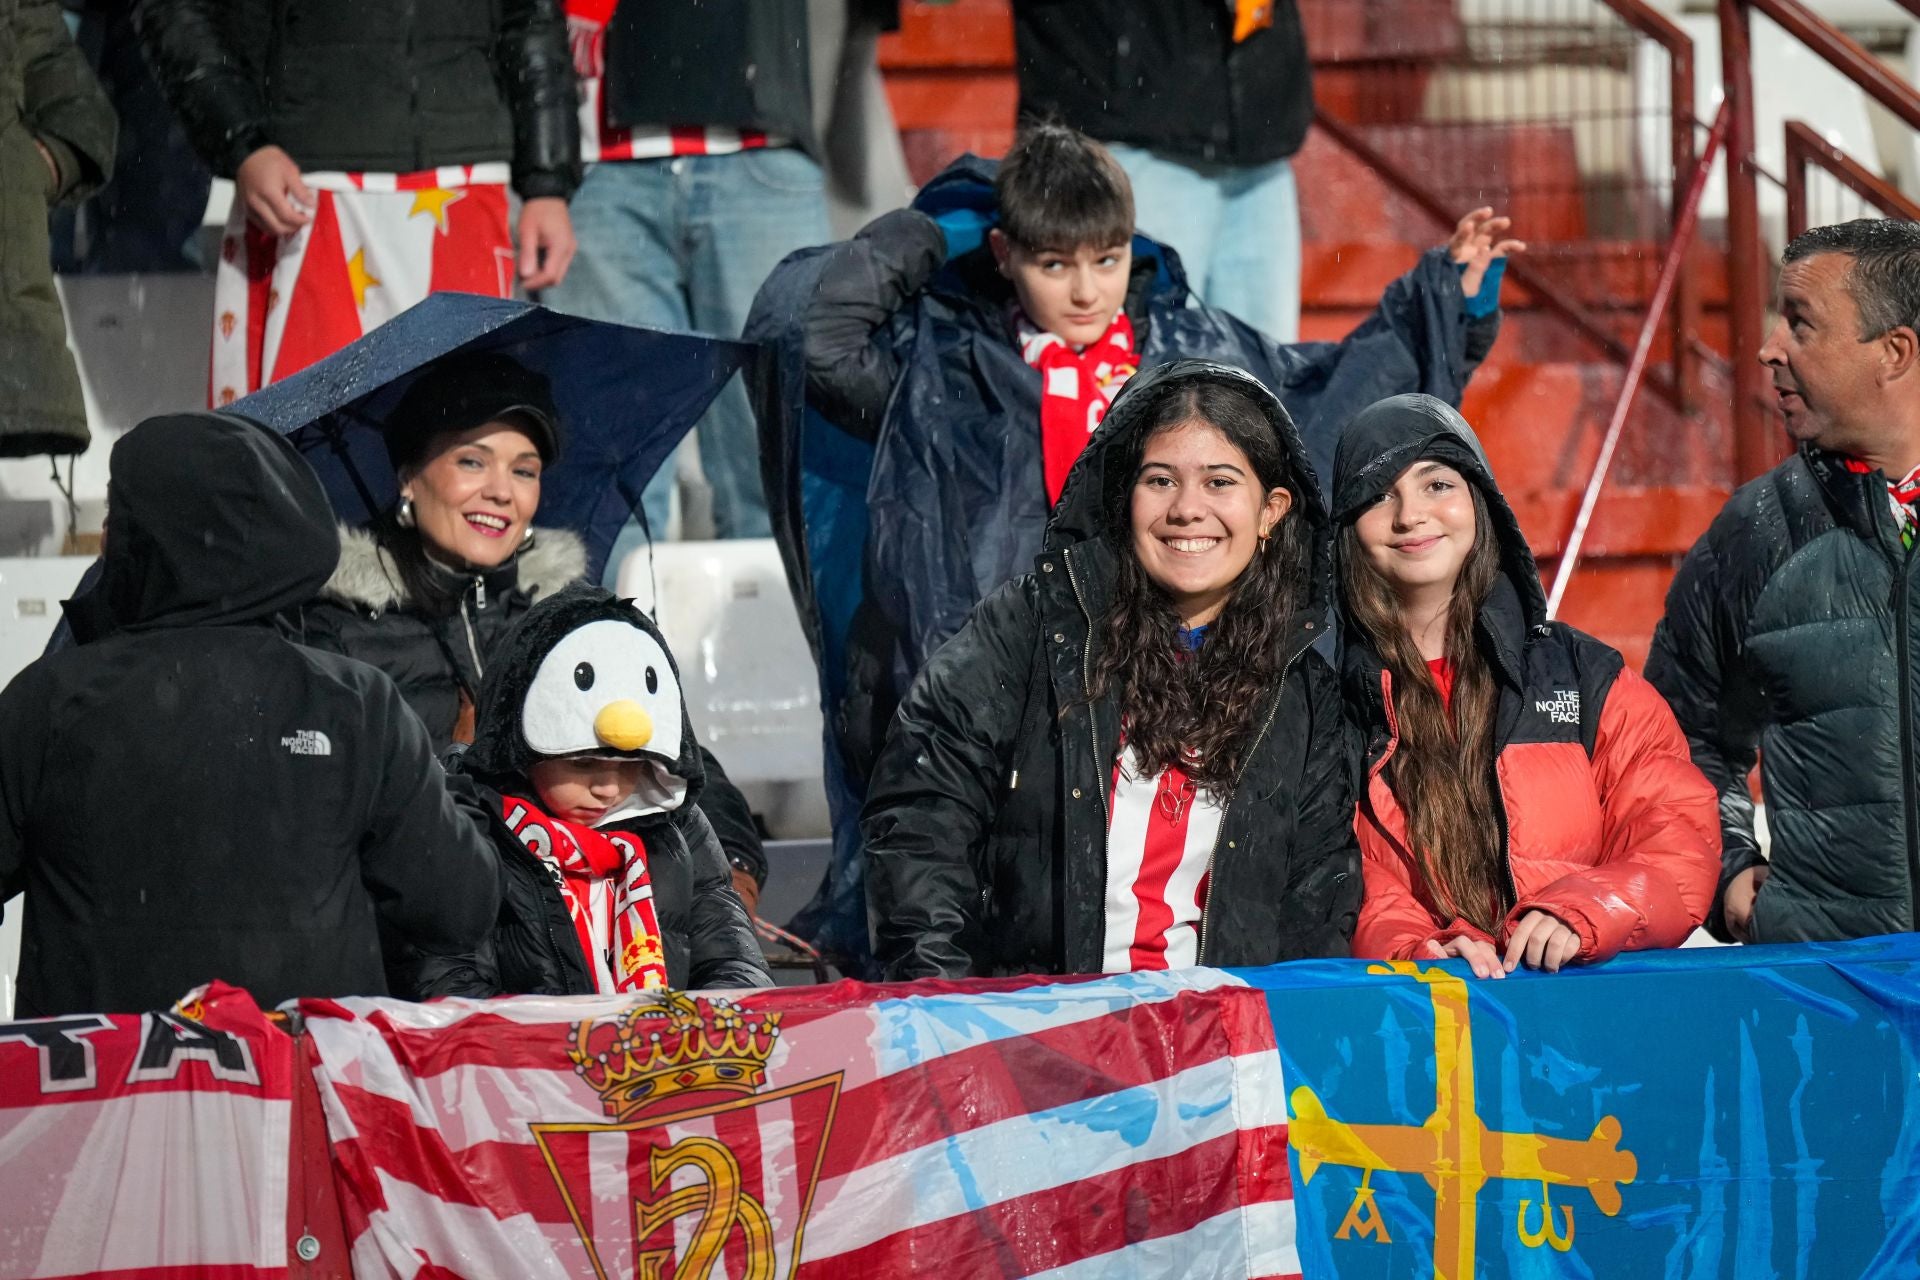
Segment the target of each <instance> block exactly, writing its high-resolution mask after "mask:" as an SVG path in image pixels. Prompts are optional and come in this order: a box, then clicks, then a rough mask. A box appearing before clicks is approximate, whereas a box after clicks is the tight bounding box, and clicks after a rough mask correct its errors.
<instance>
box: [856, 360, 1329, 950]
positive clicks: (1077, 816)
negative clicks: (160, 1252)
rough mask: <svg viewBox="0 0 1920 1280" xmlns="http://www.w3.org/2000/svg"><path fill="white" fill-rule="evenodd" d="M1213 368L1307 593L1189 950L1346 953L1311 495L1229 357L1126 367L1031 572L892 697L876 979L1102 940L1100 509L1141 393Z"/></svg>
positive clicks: (1110, 554) (1106, 568)
mask: <svg viewBox="0 0 1920 1280" xmlns="http://www.w3.org/2000/svg"><path fill="white" fill-rule="evenodd" d="M1193 378H1209V379H1215V380H1219V381H1222V382H1227V383H1229V384H1230V385H1233V386H1235V387H1237V388H1241V389H1245V390H1248V391H1250V392H1251V393H1252V394H1255V395H1256V396H1258V398H1259V399H1260V400H1261V401H1262V403H1263V404H1265V405H1266V407H1267V410H1268V414H1269V417H1270V419H1271V420H1272V422H1273V425H1274V429H1275V430H1276V432H1278V434H1279V435H1280V437H1281V439H1282V441H1283V442H1284V444H1285V446H1286V448H1287V450H1288V452H1289V453H1290V455H1291V456H1292V458H1293V460H1294V465H1295V468H1296V470H1297V472H1298V474H1299V475H1301V476H1302V477H1303V478H1304V487H1305V489H1306V490H1307V492H1305V493H1302V494H1298V495H1296V504H1295V508H1294V509H1295V512H1296V513H1297V514H1295V515H1293V516H1291V517H1290V518H1291V519H1298V520H1306V521H1307V522H1308V523H1309V527H1310V529H1311V534H1312V546H1313V555H1312V565H1313V568H1312V572H1311V577H1312V588H1311V590H1310V592H1309V600H1308V602H1307V604H1306V606H1305V607H1303V608H1302V609H1301V610H1300V611H1299V612H1298V613H1297V614H1296V615H1295V617H1294V619H1293V620H1292V623H1291V625H1290V626H1289V627H1288V629H1287V631H1286V638H1285V639H1284V641H1282V643H1283V644H1284V646H1285V661H1286V664H1287V665H1286V670H1285V674H1284V676H1283V677H1282V678H1281V680H1280V683H1279V686H1278V687H1277V688H1275V689H1274V690H1273V691H1272V694H1271V703H1270V706H1269V709H1268V710H1267V712H1266V715H1265V717H1264V719H1263V721H1262V724H1263V726H1264V727H1263V728H1262V729H1261V731H1260V733H1259V736H1258V738H1257V739H1256V741H1255V744H1254V746H1253V748H1252V749H1251V751H1250V752H1249V754H1248V757H1247V762H1246V765H1245V769H1244V772H1243V773H1242V775H1241V779H1240V784H1239V786H1238V787H1237V788H1236V789H1235V791H1234V794H1233V798H1232V800H1231V801H1230V802H1229V804H1228V806H1227V809H1226V813H1225V816H1224V817H1223V819H1222V821H1221V826H1220V832H1219V837H1218V839H1217V841H1216V843H1215V846H1214V854H1213V861H1212V865H1211V868H1210V871H1209V876H1210V879H1209V882H1208V883H1209V888H1208V892H1207V901H1206V906H1205V909H1204V913H1203V915H1202V917H1201V926H1200V942H1199V962H1200V963H1201V964H1208V965H1259V964H1272V963H1275V962H1276V961H1281V960H1291V959H1297V958H1301V957H1309V956H1338V955H1345V954H1346V952H1347V940H1348V938H1349V937H1350V936H1351V935H1352V932H1353V925H1354V915H1355V912H1356V910H1357V909H1358V907H1359V905H1360V874H1359V872H1360V868H1359V856H1358V854H1357V853H1356V851H1355V846H1354V836H1353V788H1352V777H1351V772H1350V758H1349V754H1348V752H1347V751H1346V749H1345V743H1344V738H1343V729H1342V724H1341V707H1340V690H1339V684H1338V681H1337V680H1336V678H1335V676H1334V673H1333V671H1332V669H1331V668H1330V667H1329V666H1328V665H1327V663H1326V661H1325V660H1324V659H1322V658H1321V656H1320V655H1319V654H1318V653H1317V652H1314V651H1313V650H1312V648H1311V646H1312V644H1313V642H1314V641H1315V640H1317V639H1319V638H1320V636H1321V635H1322V634H1323V632H1324V630H1325V625H1324V619H1325V616H1326V606H1327V595H1326V589H1327V587H1328V585H1329V582H1328V556H1329V541H1328V524H1327V518H1326V508H1325V505H1324V504H1323V503H1322V501H1321V499H1320V495H1319V490H1318V486H1317V482H1316V481H1315V480H1313V478H1312V476H1313V472H1312V468H1311V466H1310V465H1309V464H1308V462H1307V456H1306V450H1305V448H1304V447H1303V446H1302V444H1301V442H1300V437H1299V434H1298V433H1297V432H1296V431H1295V430H1294V428H1293V424H1292V422H1291V420H1289V419H1288V417H1287V414H1286V410H1285V409H1283V408H1281V406H1280V402H1279V401H1278V400H1277V399H1275V398H1274V397H1273V395H1272V394H1271V393H1270V392H1268V391H1266V390H1265V389H1264V388H1262V387H1260V385H1259V383H1258V382H1257V381H1256V380H1255V379H1253V378H1252V377H1251V376H1249V375H1247V374H1246V373H1244V372H1242V371H1240V370H1237V369H1226V368H1224V367H1222V366H1218V365H1210V364H1204V363H1202V362H1198V361H1180V362H1175V363H1172V364H1168V365H1164V366H1161V367H1160V368H1158V369H1155V370H1151V371H1148V372H1146V373H1142V374H1138V375H1136V376H1135V378H1134V379H1133V381H1132V382H1131V383H1129V385H1128V386H1127V387H1126V389H1125V390H1124V391H1122V393H1121V394H1120V396H1119V397H1118V398H1116V400H1115V401H1114V404H1113V409H1112V411H1111V412H1110V413H1109V414H1108V415H1107V418H1106V421H1105V422H1104V423H1102V424H1101V426H1100V429H1099V430H1098V431H1097V432H1095V434H1094V436H1093V439H1092V441H1091V442H1090V443H1089V444H1088V446H1087V450H1086V452H1085V453H1084V454H1082V455H1081V458H1080V461H1079V462H1078V463H1077V464H1075V466H1074V469H1073V473H1072V475H1071V476H1070V477H1069V478H1068V480H1067V487H1066V491H1065V492H1064V493H1063V494H1062V495H1061V499H1060V505H1059V506H1058V507H1057V508H1056V509H1055V513H1054V519H1053V523H1052V526H1051V527H1050V528H1049V530H1048V534H1047V544H1046V549H1045V551H1043V552H1042V553H1041V555H1040V557H1039V559H1038V560H1037V561H1036V568H1035V571H1034V572H1032V573H1029V574H1027V575H1026V576H1024V577H1022V578H1019V579H1016V580H1015V581H1013V582H1010V583H1008V584H1007V585H1006V586H1004V587H1002V588H1001V589H1000V590H998V591H996V592H994V593H993V594H992V595H991V596H989V597H988V598H987V599H986V600H985V601H983V602H982V603H981V604H980V606H979V607H978V608H976V609H975V610H974V612H973V616H972V618H971V619H970V620H969V621H968V623H967V625H966V626H965V627H964V628H962V629H961V631H960V634H959V635H957V636H955V637H954V638H953V640H952V641H951V642H950V643H948V644H947V645H946V646H945V647H943V648H942V649H941V650H940V652H939V653H937V654H935V655H934V658H933V661H932V662H930V663H928V664H927V667H926V669H925V670H924V671H922V672H921V674H920V676H919V678H918V679H917V680H915V681H914V684H913V688H912V689H911V690H910V691H909V693H908V694H907V697H906V699H905V701H903V702H902V703H901V706H900V712H899V715H898V717H897V718H896V719H895V721H894V726H893V731H892V733H891V734H889V735H888V738H887V745H886V748H885V750H884V751H882V752H881V755H880V759H879V762H878V764H877V765H876V766H875V769H874V775H873V784H872V789H871V791H870V792H869V798H868V801H867V809H866V815H865V820H864V822H863V829H864V832H865V835H866V841H867V856H868V859H869V869H868V892H869V898H870V905H871V912H872V919H873V931H874V955H875V958H876V959H877V960H878V961H879V962H880V963H881V965H882V966H883V967H884V970H885V973H886V976H887V977H888V978H890V979H901V978H919V977H930V976H940V977H948V978H958V977H964V976H968V975H988V974H1014V973H1090V972H1098V971H1099V970H1100V968H1101V953H1102V947H1103V942H1104V936H1105V927H1106V925H1105V915H1104V910H1105V896H1106V895H1105V878H1106V868H1107V805H1108V793H1109V788H1110V787H1111V785H1112V778H1113V765H1114V761H1115V759H1116V758H1117V756H1118V753H1119V751H1120V723H1119V713H1118V710H1117V708H1116V707H1115V705H1114V701H1113V699H1112V697H1111V696H1107V697H1103V698H1102V699H1101V700H1100V701H1098V702H1096V703H1091V704H1090V703H1089V702H1088V701H1087V696H1086V679H1087V673H1088V672H1090V671H1091V670H1092V669H1093V665H1094V663H1095V662H1096V661H1097V660H1098V658H1099V655H1100V649H1101V645H1102V631H1103V628H1102V625H1101V624H1102V622H1103V620H1104V618H1105V614H1106V608H1107V602H1108V599H1109V596H1110V592H1111V589H1112V583H1113V578H1114V574H1115V568H1116V562H1115V556H1116V555H1118V554H1129V553H1128V552H1124V551H1116V549H1115V548H1114V547H1113V545H1112V543H1111V542H1110V541H1109V540H1108V536H1107V533H1106V530H1107V527H1108V514H1107V513H1108V512H1109V511H1110V510H1112V504H1113V503H1115V502H1117V501H1122V500H1124V494H1125V491H1126V489H1125V485H1126V481H1127V480H1128V479H1130V477H1123V476H1120V475H1118V474H1112V473H1110V471H1111V472H1117V471H1119V470H1120V469H1122V468H1123V467H1124V465H1125V463H1124V461H1123V459H1124V458H1125V456H1126V454H1127V450H1126V449H1125V448H1124V447H1123V446H1124V442H1125V441H1126V440H1127V438H1128V437H1129V436H1131V435H1132V434H1133V433H1135V432H1136V431H1137V430H1138V426H1139V422H1140V414H1139V413H1138V412H1129V409H1128V406H1129V405H1130V404H1131V405H1134V406H1139V405H1142V404H1144V403H1145V402H1146V401H1147V399H1148V396H1149V393H1150V392H1151V391H1152V389H1153V388H1154V387H1155V386H1156V385H1159V384H1161V383H1164V382H1166V381H1169V380H1184V379H1193Z"/></svg>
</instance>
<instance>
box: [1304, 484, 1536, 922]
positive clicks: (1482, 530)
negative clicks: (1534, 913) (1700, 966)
mask: <svg viewBox="0 0 1920 1280" xmlns="http://www.w3.org/2000/svg"><path fill="white" fill-rule="evenodd" d="M1467 487H1468V489H1469V490H1471V492H1472V494H1473V527H1474V533H1473V548H1472V550H1470V551H1469V552H1468V553H1467V558H1466V560H1465V562H1464V563H1463V564H1462V565H1461V566H1460V576H1459V578H1458V580H1457V581H1456V582H1455V584H1454V589H1453V603H1452V605H1451V607H1450V608H1449V610H1448V612H1447V632H1446V655H1447V657H1448V658H1450V659H1451V660H1452V662H1453V706H1452V710H1451V712H1449V711H1448V708H1447V705H1446V704H1445V703H1443V702H1442V701H1441V700H1440V690H1439V687H1438V686H1437V685H1435V684H1434V681H1433V673H1432V671H1431V670H1430V669H1429V668H1428V666H1427V662H1426V659H1425V658H1422V657H1421V656H1420V650H1419V648H1418V647H1417V646H1416V645H1415V644H1414V642H1413V637H1412V636H1410V635H1409V634H1408V633H1407V627H1406V623H1405V621H1404V620H1403V619H1402V617H1401V612H1400V598H1399V596H1397V595H1396V594H1395V593H1394V590H1393V587H1392V586H1391V585H1390V584H1389V583H1388V582H1387V580H1386V579H1385V578H1383V577H1381V576H1380V573H1379V571H1378V570H1377V569H1375V568H1374V567H1373V564H1372V562H1371V561H1369V560H1368V559H1367V556H1366V553H1365V552H1364V551H1363V550H1362V548H1361V546H1360V534H1359V530H1358V528H1357V526H1356V525H1355V524H1348V525H1346V526H1344V527H1343V528H1342V529H1341V530H1340V586H1341V591H1342V594H1343V595H1344V596H1345V599H1346V608H1347V612H1348V613H1349V614H1350V615H1351V616H1352V618H1353V620H1354V622H1355V623H1357V624H1358V625H1359V627H1360V630H1361V631H1362V632H1364V633H1365V635H1366V639H1367V641H1368V642H1369V643H1371V644H1372V646H1373V649H1374V652H1375V653H1377V654H1379V655H1380V659H1381V662H1382V663H1383V664H1384V665H1385V666H1386V669H1387V672H1388V673H1389V675H1390V676H1391V677H1392V686H1393V707H1392V709H1391V713H1392V715H1393V717H1394V721H1395V724H1396V727H1397V729H1398V736H1399V745H1398V746H1397V747H1396V748H1395V749H1394V753H1393V757H1392V759H1391V760H1389V761H1388V763H1387V771H1388V772H1387V782H1388V784H1389V785H1391V786H1392V787H1393V794H1394V798H1395V799H1396V800H1398V801H1399V802H1400V808H1401V810H1402V811H1403V812H1404V813H1405V814H1406V815H1407V841H1408V847H1409V848H1411V849H1412V850H1413V851H1414V855H1415V860H1416V861H1417V862H1418V863H1419V866H1420V869H1421V872H1422V873H1423V875H1424V876H1425V878H1426V882H1427V889H1428V891H1429V893H1430V894H1431V896H1432V898H1433V901H1434V902H1436V903H1438V904H1439V905H1440V907H1441V908H1442V909H1443V910H1445V911H1446V912H1448V913H1449V914H1450V915H1454V916H1459V917H1462V918H1464V919H1466V920H1469V921H1471V922H1472V923H1473V924H1475V925H1477V926H1478V927H1479V928H1481V929H1484V930H1485V931H1486V932H1488V933H1495V932H1497V930H1498V927H1499V924H1500V921H1501V919H1502V918H1503V917H1504V916H1505V915H1506V912H1507V909H1508V907H1509V905H1510V903H1509V902H1508V897H1509V886H1508V883H1507V877H1506V873H1505V871H1504V869H1503V868H1502V867H1501V865H1500V837H1499V833H1498V831H1497V830H1496V829H1495V827H1494V825H1493V823H1492V822H1491V821H1490V818H1491V815H1492V814H1493V812H1494V807H1493V802H1494V797H1493V717H1494V710H1495V707H1496V706H1497V705H1498V692H1499V691H1498V689H1497V688H1496V687H1495V685H1494V679H1493V671H1492V669H1491V668H1490V667H1489V666H1488V664H1487V659H1486V655H1485V654H1483V653H1482V652H1481V650H1480V645H1479V643H1478V641H1477V640H1476V639H1475V635H1474V623H1475V620H1476V619H1477V618H1478V616H1479V613H1480V608H1481V606H1482V605H1483V604H1485V603H1486V599H1487V595H1488V593H1489V592H1491V591H1492V590H1493V584H1494V580H1495V578H1496V577H1497V576H1498V575H1499V572H1500V547H1499V541H1500V539H1499V535H1498V534H1497V533H1495V531H1494V529H1493V525H1492V523H1491V520H1490V519H1489V517H1488V514H1487V501H1486V498H1485V497H1484V496H1483V495H1482V494H1481V492H1480V486H1479V485H1477V484H1474V483H1473V482H1472V481H1468V485H1467Z"/></svg>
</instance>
